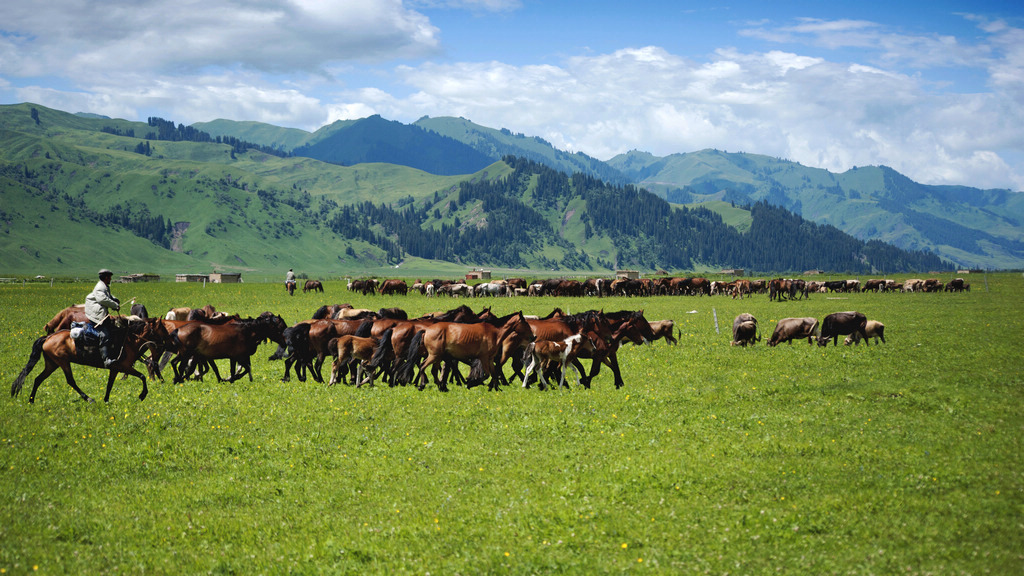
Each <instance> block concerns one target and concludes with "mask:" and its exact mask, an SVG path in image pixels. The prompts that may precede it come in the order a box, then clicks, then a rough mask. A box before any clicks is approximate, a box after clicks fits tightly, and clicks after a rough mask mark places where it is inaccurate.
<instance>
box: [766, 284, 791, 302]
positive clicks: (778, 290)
mask: <svg viewBox="0 0 1024 576" xmlns="http://www.w3.org/2000/svg"><path fill="white" fill-rule="evenodd" d="M791 288H792V283H791V282H790V281H789V280H786V279H785V278H775V279H773V280H770V281H769V282H768V301H769V302H771V301H772V300H777V301H779V302H781V301H782V300H784V299H785V298H786V295H787V294H789V291H790V289H791Z"/></svg>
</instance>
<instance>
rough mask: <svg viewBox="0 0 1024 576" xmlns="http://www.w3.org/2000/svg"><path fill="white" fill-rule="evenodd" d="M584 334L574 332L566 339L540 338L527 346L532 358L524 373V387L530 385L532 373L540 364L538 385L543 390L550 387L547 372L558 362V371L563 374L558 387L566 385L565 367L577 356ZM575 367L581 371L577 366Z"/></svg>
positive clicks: (527, 353)
mask: <svg viewBox="0 0 1024 576" xmlns="http://www.w3.org/2000/svg"><path fill="white" fill-rule="evenodd" d="M582 340H583V336H582V335H581V334H573V335H572V336H569V337H568V338H566V339H565V340H561V341H554V340H540V341H537V342H531V343H530V344H529V345H527V347H526V355H527V356H529V358H530V364H529V366H527V367H526V372H525V374H524V375H523V388H528V387H529V381H530V374H531V373H532V372H533V371H534V370H535V369H537V366H538V365H539V366H540V372H539V373H540V380H541V381H540V384H538V386H539V387H540V389H541V390H544V389H545V388H547V387H548V378H547V375H546V374H545V372H546V371H547V368H549V367H553V366H554V364H555V363H556V362H557V363H558V371H559V373H560V374H561V376H560V377H559V380H558V387H559V388H561V387H563V386H565V369H566V367H567V366H568V365H569V363H570V362H572V360H573V359H574V358H575V357H576V351H577V349H578V348H579V346H580V342H582ZM573 369H575V370H577V372H578V371H579V370H578V369H577V368H576V366H573Z"/></svg>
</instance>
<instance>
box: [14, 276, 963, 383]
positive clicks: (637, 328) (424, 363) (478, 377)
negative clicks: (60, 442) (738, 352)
mask: <svg viewBox="0 0 1024 576" xmlns="http://www.w3.org/2000/svg"><path fill="white" fill-rule="evenodd" d="M619 280H626V279H619ZM663 280H664V282H662V283H661V284H660V285H661V286H663V289H664V290H665V291H667V292H669V293H681V294H701V295H703V294H709V295H712V294H733V295H734V296H744V295H746V294H747V293H750V292H751V291H754V292H756V291H760V290H762V289H764V290H766V291H767V292H768V293H769V298H770V299H772V300H776V299H783V298H796V297H800V296H806V295H807V294H808V293H809V291H810V290H811V289H824V290H831V291H860V290H862V288H861V287H860V285H859V281H852V280H842V281H830V282H826V283H823V284H822V286H821V287H820V288H819V287H818V286H817V285H812V283H808V282H805V281H802V280H800V281H797V280H785V279H782V278H779V279H774V280H769V281H763V282H764V284H763V286H762V285H761V284H760V281H748V280H736V281H733V282H731V283H718V282H707V281H706V279H703V278H684V279H663ZM503 282H505V283H504V284H502V283H500V282H487V283H483V284H481V285H499V286H501V285H503V286H505V287H506V288H505V289H506V292H505V293H504V294H505V295H511V294H512V293H509V292H507V289H508V288H507V287H509V286H518V285H517V284H515V283H510V282H508V281H503ZM360 283H361V284H360ZM435 283H436V284H435ZM289 284H290V285H289V286H286V287H287V288H288V290H289V293H292V292H294V289H295V286H294V282H291V283H289ZM456 285H457V283H455V282H446V281H433V282H431V283H422V282H419V281H418V282H417V283H416V285H414V289H415V290H417V291H423V293H442V294H443V293H446V291H451V290H453V289H455V288H454V287H455V286H456ZM481 285H477V287H479V286H481ZM587 285H588V284H587V283H585V282H579V281H567V280H549V281H543V282H538V283H534V284H529V285H525V283H524V286H526V287H525V288H524V289H525V290H527V292H526V293H531V291H534V289H535V287H536V290H535V292H536V293H540V294H545V293H546V294H561V295H576V294H578V295H586V294H588V293H590V292H589V290H592V289H596V290H597V291H598V292H597V293H598V294H599V295H600V294H603V293H604V292H603V291H604V290H605V289H606V287H605V286H604V284H603V283H602V282H601V281H600V280H597V281H596V283H595V284H594V285H592V286H593V287H592V288H586V287H585V286H587ZM645 285H646V286H648V288H647V289H652V287H653V286H655V285H656V284H652V283H647V284H645V283H643V282H640V283H639V284H635V283H631V282H630V283H624V282H616V281H613V282H610V283H609V285H608V286H607V289H608V290H609V292H608V293H609V294H617V293H620V292H619V290H622V289H623V287H624V286H645ZM425 286H427V287H430V288H426V287H425ZM438 286H439V287H438ZM613 286H614V288H613ZM349 289H350V290H364V291H365V290H368V291H371V292H375V291H377V290H378V289H380V290H382V291H383V290H387V293H399V292H400V293H406V291H407V290H408V287H407V286H405V283H404V281H385V282H383V283H378V282H376V281H355V282H353V283H350V285H349ZM515 289H516V290H519V289H520V288H515ZM863 290H874V291H903V292H906V291H925V292H934V291H969V290H970V285H969V284H966V283H965V282H963V280H962V279H959V278H958V279H955V280H953V281H951V282H949V283H947V284H942V283H939V282H937V281H935V280H933V279H929V280H908V281H906V282H904V283H894V282H892V281H886V280H879V281H875V280H871V281H869V282H868V283H867V284H866V286H865V287H864V288H863ZM303 291H304V292H308V291H320V292H322V291H323V285H322V284H321V283H320V281H317V280H309V281H307V282H306V284H305V286H304V287H303ZM654 293H666V292H659V290H657V289H654ZM839 314H840V315H841V316H842V317H841V318H840V317H838V316H836V315H831V316H829V317H826V319H825V321H823V322H822V323H821V324H818V322H817V319H814V318H786V319H784V320H785V321H780V322H779V323H778V324H777V325H776V328H775V333H773V335H772V339H771V340H770V341H769V344H770V345H775V344H778V343H779V342H792V340H794V339H800V338H805V337H806V338H807V339H808V342H812V341H813V339H815V338H816V339H817V340H818V342H819V344H821V345H824V343H825V342H827V340H828V339H829V338H830V337H832V336H834V335H851V338H852V339H853V340H852V341H853V342H855V343H856V342H859V340H861V339H863V340H865V341H867V340H868V338H869V337H874V338H875V339H876V341H877V339H878V338H881V340H882V341H883V342H884V341H885V337H884V333H883V330H884V326H883V325H881V324H880V323H878V322H874V321H871V322H868V321H867V320H866V318H864V317H863V315H862V314H859V313H856V312H849V313H839ZM833 316H836V317H835V318H833ZM119 318H122V319H125V322H123V323H124V326H123V327H122V328H121V329H120V330H119V331H118V332H117V334H118V342H119V343H120V346H119V348H120V350H119V356H118V360H117V362H116V363H115V364H114V366H112V367H111V368H110V373H109V376H108V379H107V389H106V394H105V395H104V401H108V400H109V397H110V391H111V388H112V387H113V383H114V379H115V378H116V376H117V375H118V374H122V373H123V374H125V375H131V376H136V377H138V378H139V379H140V380H142V392H141V393H140V395H139V399H140V400H141V399H144V398H145V397H146V395H147V393H148V388H147V385H146V376H144V375H143V374H141V373H140V372H138V371H137V370H135V368H134V365H135V362H136V361H138V360H142V361H144V362H145V364H146V366H147V370H148V373H149V376H150V377H151V378H156V379H161V380H162V379H163V376H162V373H161V370H163V369H164V368H165V367H166V366H167V364H168V363H169V364H170V365H171V368H172V370H173V373H174V380H175V382H182V381H184V380H185V379H186V378H201V377H202V376H203V375H205V374H206V373H207V372H209V371H211V370H212V371H213V373H214V375H215V376H216V377H217V379H218V380H221V381H234V380H237V379H238V378H242V377H245V376H248V377H249V379H250V380H252V371H251V363H250V359H251V357H252V355H253V354H255V353H256V350H257V348H258V347H259V345H260V344H262V343H264V342H267V341H270V342H274V343H276V344H277V346H278V348H277V350H276V351H275V352H274V354H273V355H272V356H271V357H270V359H271V360H284V376H283V378H282V380H283V381H287V380H288V379H289V378H290V373H291V370H292V369H293V368H294V370H295V373H296V375H297V377H298V378H299V379H300V380H303V381H304V380H305V379H306V376H307V374H309V375H311V376H312V378H313V379H314V380H316V381H318V382H323V381H324V377H323V364H324V362H325V360H326V358H327V357H328V356H330V357H333V358H334V361H333V364H332V367H331V371H330V380H329V381H330V383H331V384H333V383H336V382H347V381H348V376H349V375H350V374H351V376H352V383H353V384H355V385H357V386H361V385H363V384H365V383H367V382H370V383H372V382H373V381H374V380H375V379H377V378H380V379H382V380H383V381H384V382H386V383H388V384H389V385H391V386H397V385H415V386H417V387H418V388H420V389H423V388H424V387H425V386H426V384H427V380H428V377H429V378H431V379H432V380H433V382H434V384H435V385H436V386H437V388H438V389H439V390H442V391H447V390H448V389H449V388H448V383H449V381H453V382H455V383H457V384H461V385H465V386H466V387H467V388H472V387H474V386H477V385H481V384H484V383H486V384H487V385H488V387H489V388H490V389H492V390H497V389H499V388H500V387H501V386H506V385H509V384H510V383H511V382H513V381H514V380H515V379H517V378H518V379H519V380H520V381H521V382H522V383H523V386H524V387H529V386H530V384H531V383H532V378H531V377H532V376H533V375H534V374H537V375H538V376H539V377H538V379H539V383H538V385H539V387H541V388H544V387H546V386H547V385H548V384H547V383H548V381H549V378H553V377H555V376H557V377H558V380H559V385H560V386H563V385H565V374H566V370H567V369H568V368H569V367H572V368H574V369H575V370H576V372H577V373H578V374H579V383H580V384H581V385H583V386H584V387H588V388H589V387H590V384H591V382H592V381H593V379H594V378H595V377H596V376H597V375H598V373H599V372H600V370H601V366H607V367H608V368H609V370H611V372H612V375H613V378H614V384H615V387H616V388H620V387H622V386H623V385H624V382H623V378H622V374H621V372H620V370H619V364H618V357H617V351H618V349H619V347H620V346H621V345H622V344H625V343H633V344H641V343H644V342H652V341H654V340H657V339H660V338H665V339H666V340H667V341H668V342H669V343H672V344H674V343H675V342H676V339H675V336H674V335H673V322H672V321H671V320H660V321H653V322H648V320H647V319H646V318H644V315H643V311H622V312H614V313H606V312H603V311H602V312H598V311H593V310H591V311H588V312H584V313H580V314H564V313H562V311H561V310H559V309H557V308H556V309H555V310H553V311H552V312H551V314H549V315H548V316H545V317H543V318H537V317H529V316H526V315H523V314H522V313H521V312H517V313H514V314H509V315H507V316H496V315H494V314H493V313H491V311H490V309H489V308H487V309H484V310H483V311H482V312H479V313H474V312H473V311H472V309H471V308H469V307H468V306H464V305H463V306H459V307H457V308H454V309H452V310H449V311H447V312H442V313H436V314H431V315H425V316H421V317H419V318H412V319H410V318H408V314H406V312H405V311H404V310H402V309H400V308H387V309H381V310H378V311H372V310H364V309H359V310H357V309H353V308H352V307H351V306H349V305H334V306H322V307H321V308H320V309H318V310H317V311H315V312H314V314H313V316H312V318H311V319H310V320H304V321H302V322H299V323H297V324H295V325H292V326H288V325H287V324H286V323H285V322H284V320H283V319H282V318H281V317H280V316H278V315H276V314H273V313H272V312H264V313H262V314H260V315H259V316H258V317H256V318H241V317H239V316H237V315H228V314H224V313H222V312H218V311H216V310H215V309H214V308H213V307H212V306H209V305H208V306H205V307H203V308H198V309H189V308H176V309H172V310H170V311H169V312H168V313H167V314H166V316H164V317H163V318H149V317H148V314H147V312H146V310H145V307H143V306H133V308H132V314H131V315H130V316H127V317H119ZM85 321H86V319H85V311H84V308H83V307H82V306H69V307H68V308H66V309H64V310H62V311H60V312H59V313H57V314H56V315H55V316H54V317H53V319H51V320H50V321H49V322H47V323H46V325H45V326H44V330H45V332H46V335H45V336H42V337H40V338H39V339H37V340H36V341H35V342H34V343H33V345H32V351H31V353H30V356H29V360H28V363H27V364H26V366H25V367H24V368H23V369H22V371H21V373H20V374H19V375H18V376H17V378H16V379H15V380H14V383H13V384H12V386H11V395H12V396H17V395H18V394H19V393H20V391H21V389H22V387H23V386H24V382H25V379H26V377H27V376H28V374H29V372H31V370H32V369H33V368H34V367H35V365H36V364H37V363H38V362H39V360H40V359H44V368H43V370H42V372H41V373H40V374H39V375H38V376H36V378H35V380H34V382H33V386H32V391H31V393H30V395H29V402H34V401H35V396H36V391H37V390H38V388H39V385H40V384H41V383H42V382H43V381H44V380H45V379H46V378H47V377H48V376H49V375H50V374H52V373H53V372H54V371H55V370H57V369H58V368H60V369H61V370H62V371H63V373H64V376H65V379H66V380H67V383H68V385H70V386H71V387H72V388H73V389H74V390H75V392H77V393H78V394H79V395H80V396H81V397H82V398H83V399H85V400H89V401H91V399H90V398H89V397H88V396H87V395H86V394H85V393H84V392H83V391H82V390H81V389H80V388H79V387H78V385H77V384H76V382H75V379H74V376H73V375H72V372H71V364H82V365H86V366H93V367H98V368H100V367H102V366H103V364H102V359H101V358H100V357H99V354H98V351H97V350H96V349H95V347H90V346H86V345H83V344H81V343H78V342H76V341H75V340H74V339H73V338H71V332H70V330H69V328H70V327H71V323H72V322H85ZM756 340H760V334H759V332H758V329H757V321H756V319H755V318H753V317H752V316H750V315H749V314H747V315H741V316H740V317H737V318H736V320H735V322H734V325H733V344H734V345H748V344H752V343H753V342H754V341H756ZM836 340H837V338H836ZM847 343H848V344H849V343H850V339H848V340H847ZM147 354H148V355H147ZM225 359H226V360H229V362H230V368H229V371H228V377H227V378H224V377H222V376H221V373H220V370H219V368H218V367H217V363H216V361H217V360H225ZM581 359H584V360H586V359H589V360H590V361H591V365H590V369H589V370H586V369H585V367H584V365H583V364H582V362H581ZM460 364H466V365H468V366H469V373H468V375H466V376H463V374H462V372H461V371H460V369H459V366H460ZM506 366H510V367H511V370H512V375H511V377H507V376H506V374H505V371H504V370H505V367H506Z"/></svg>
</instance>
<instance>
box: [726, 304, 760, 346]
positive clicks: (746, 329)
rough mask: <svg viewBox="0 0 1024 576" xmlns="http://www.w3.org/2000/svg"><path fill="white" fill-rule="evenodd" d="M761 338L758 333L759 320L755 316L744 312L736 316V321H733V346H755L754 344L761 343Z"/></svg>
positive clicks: (731, 343)
mask: <svg viewBox="0 0 1024 576" xmlns="http://www.w3.org/2000/svg"><path fill="white" fill-rule="evenodd" d="M760 340H761V336H760V335H759V334H758V333H757V318H754V317H753V315H751V314H747V313H746V312H744V313H743V314H740V315H738V316H736V319H735V320H733V321H732V342H730V343H729V344H730V345H731V346H746V345H747V344H749V345H751V346H753V345H754V342H759V341H760Z"/></svg>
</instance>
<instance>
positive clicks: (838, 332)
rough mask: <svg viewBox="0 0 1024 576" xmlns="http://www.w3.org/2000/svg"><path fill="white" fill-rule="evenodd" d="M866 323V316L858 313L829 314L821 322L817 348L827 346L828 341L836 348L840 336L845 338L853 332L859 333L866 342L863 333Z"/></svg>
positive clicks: (865, 336)
mask: <svg viewBox="0 0 1024 576" xmlns="http://www.w3.org/2000/svg"><path fill="white" fill-rule="evenodd" d="M867 323H868V318H867V316H865V315H864V314H861V313H860V312H835V313H833V314H829V315H828V316H825V319H824V320H822V321H821V334H820V335H819V336H818V346H827V345H828V341H829V340H830V339H831V340H832V344H833V345H836V346H838V345H839V337H840V336H847V335H850V334H853V333H854V332H857V333H859V334H860V335H861V337H862V338H864V340H867V338H868V336H867V334H866V333H865V331H864V327H865V326H866V325H867Z"/></svg>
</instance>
